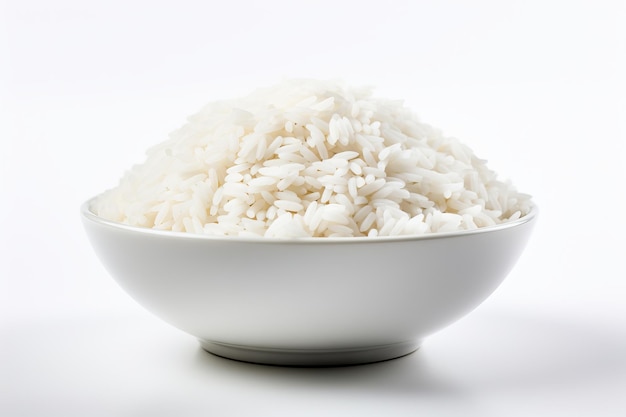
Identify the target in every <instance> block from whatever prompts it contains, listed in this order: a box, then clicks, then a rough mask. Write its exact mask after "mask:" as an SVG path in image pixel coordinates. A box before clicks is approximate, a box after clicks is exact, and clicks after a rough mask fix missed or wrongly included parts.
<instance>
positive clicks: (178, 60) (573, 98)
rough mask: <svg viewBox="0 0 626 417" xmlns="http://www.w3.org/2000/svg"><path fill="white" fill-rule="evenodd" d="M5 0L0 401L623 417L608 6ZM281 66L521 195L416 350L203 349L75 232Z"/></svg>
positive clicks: (617, 33)
mask: <svg viewBox="0 0 626 417" xmlns="http://www.w3.org/2000/svg"><path fill="white" fill-rule="evenodd" d="M0 4H1V6H0V106H1V107H0V127H1V128H2V129H1V130H0V138H1V139H0V140H1V142H0V143H1V147H0V219H2V227H1V229H0V245H1V246H0V256H1V262H0V415H2V416H7V417H12V416H37V415H46V416H57V415H59V416H74V415H123V416H126V415H128V416H143V415H159V416H160V415H163V416H165V415H177V416H182V415H196V414H197V415H229V416H230V415H255V416H259V415H262V416H265V415H267V416H283V415H284V416H293V415H333V416H334V415H382V414H383V413H385V415H391V416H399V415H402V416H403V415H421V414H423V415H428V416H505V415H506V416H528V415H533V416H623V415H626V399H625V398H624V394H623V393H624V392H626V303H625V301H626V283H625V278H626V268H625V267H624V257H625V255H626V251H625V248H626V239H625V238H624V236H625V232H626V220H625V219H626V216H625V214H626V190H625V187H624V184H626V182H625V180H626V174H625V172H626V170H625V168H624V159H625V158H624V157H625V156H626V81H625V79H626V77H625V75H624V74H626V24H625V22H626V3H625V2H624V1H593V2H591V1H506V2H499V1H486V0H483V1H474V2H461V1H458V2H452V1H431V2H428V1H408V0H407V1H400V0H385V1H376V2H375V1H369V0H368V1H359V2H357V1H340V0H334V1H327V0H322V1H308V0H303V1H299V2H287V1H282V2H281V1H277V0H266V1H262V2H261V1H259V2H253V1H243V0H239V1H228V2H226V1H224V2H212V1H205V2H200V1H196V2H194V1H185V0H182V1H181V0H178V1H176V2H164V1H150V2H148V1H117V0H116V1H107V2H79V1H71V0H58V1H54V2H46V1H43V0H33V1H30V0H26V1H20V2H13V1H9V0H2V3H0ZM283 77H315V78H342V79H344V80H346V81H348V82H350V83H352V84H357V85H360V84H371V85H374V86H376V87H377V90H376V91H377V93H378V95H381V96H387V97H392V98H399V99H405V101H406V103H407V104H408V105H409V106H411V107H412V108H414V109H415V111H416V112H417V113H418V114H419V115H420V117H421V118H422V120H423V121H425V122H427V123H430V124H433V125H435V126H438V127H440V128H442V129H443V130H444V132H445V133H446V134H448V135H451V136H456V137H459V138H460V139H461V140H463V141H464V142H465V143H466V144H468V145H469V146H470V147H471V148H472V149H474V151H475V152H476V153H477V154H478V155H479V156H480V157H482V158H485V159H487V160H489V165H490V167H491V168H492V169H494V170H496V171H497V172H499V173H500V174H501V175H502V177H503V178H510V179H512V180H513V182H514V183H515V184H516V185H517V186H518V188H519V189H520V190H521V191H524V192H528V193H530V194H532V195H533V196H534V198H535V200H536V202H537V204H538V205H539V207H540V210H541V212H540V218H539V223H538V224H537V228H536V230H535V234H534V235H533V237H532V239H531V241H530V243H529V246H528V248H527V250H526V252H525V253H524V255H523V256H522V258H521V259H520V261H519V263H518V265H517V267H516V268H515V270H514V271H513V272H512V273H511V274H510V275H509V277H508V278H507V280H506V281H505V283H504V284H503V285H502V286H501V287H500V288H499V289H498V290H497V291H496V293H494V294H493V296H492V297H491V298H490V299H489V300H488V301H486V302H485V303H484V304H483V305H482V306H481V307H479V308H478V309H477V310H476V311H474V312H473V313H472V314H470V315H469V316H468V317H466V318H464V319H462V320H460V321H459V322H457V323H455V324H454V325H452V326H451V327H449V328H447V329H445V330H443V331H441V332H440V333H438V334H436V335H433V336H432V337H431V338H430V339H428V340H427V341H426V343H425V344H424V346H423V347H422V349H421V350H420V351H418V352H417V353H415V354H413V355H410V356H408V357H405V358H402V359H398V360H395V361H390V362H385V363H380V364H375V365H368V366H360V367H350V368H338V369H318V370H314V369H308V370H307V369H284V368H274V367H264V366H258V365H248V364H242V363H237V362H233V361H228V360H224V359H219V358H216V357H213V356H211V355H208V354H205V353H204V352H202V351H201V350H200V349H199V347H198V346H197V344H196V342H195V341H194V340H193V339H192V338H191V337H189V336H187V335H185V334H182V333H181V332H179V331H178V330H176V329H173V328H171V327H169V326H168V325H165V324H163V323H161V322H160V321H158V319H156V318H154V317H152V316H151V315H149V314H148V313H146V312H145V311H144V310H143V309H142V308H141V307H139V306H138V305H137V304H136V303H135V302H134V301H132V300H131V299H130V298H129V297H128V296H126V295H125V294H124V293H123V292H122V290H121V289H119V288H118V287H117V285H116V284H115V283H114V281H113V280H112V279H111V278H110V277H109V276H108V275H107V273H106V272H105V271H104V270H103V268H102V267H101V266H100V264H99V262H98V260H97V259H96V258H95V255H94V254H93V252H92V250H91V248H90V247H89V244H88V242H87V240H86V237H85V234H84V232H83V230H82V227H81V224H80V219H79V214H78V209H79V206H80V204H81V203H82V202H83V201H84V200H86V199H87V198H89V197H91V196H93V195H95V194H97V193H99V192H101V191H103V190H104V189H105V188H109V187H111V186H114V185H115V183H116V182H117V180H118V179H119V177H120V176H121V175H122V173H123V172H124V171H125V170H126V169H128V168H129V167H130V166H131V165H132V164H134V163H137V162H140V161H141V160H142V158H143V152H144V151H145V149H147V148H148V147H149V146H151V145H153V144H155V143H157V142H160V141H162V140H164V139H166V138H167V135H168V133H169V132H170V131H172V130H174V129H175V128H177V127H179V126H180V125H181V124H182V123H183V122H184V120H185V117H186V116H188V115H189V114H192V113H194V112H196V111H197V110H199V109H200V107H201V106H202V105H203V104H205V103H206V102H209V101H212V100H216V99H221V98H232V97H237V96H239V95H242V94H246V93H247V92H249V91H250V90H252V89H254V88H255V87H257V86H259V85H264V86H265V85H269V84H272V83H274V82H276V81H278V80H280V79H282V78H283Z"/></svg>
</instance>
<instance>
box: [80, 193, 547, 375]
mask: <svg viewBox="0 0 626 417" xmlns="http://www.w3.org/2000/svg"><path fill="white" fill-rule="evenodd" d="M89 207H90V201H88V202H86V203H84V204H83V206H82V208H81V214H82V220H83V224H84V226H85V229H86V232H87V235H88V237H89V239H90V241H91V243H92V245H93V247H94V250H95V252H96V254H97V255H98V257H99V258H100V260H101V261H102V263H103V265H104V266H105V267H106V268H107V270H108V271H109V273H110V274H111V275H112V276H113V278H114V279H115V280H116V281H117V282H118V283H119V285H120V286H121V287H122V288H123V289H124V290H125V291H127V292H128V293H129V294H130V295H131V296H132V297H133V298H134V299H135V300H137V302H139V303H140V304H141V305H142V306H144V307H145V308H146V309H148V310H149V311H151V312H152V313H153V314H155V315H156V316H158V317H160V318H161V319H163V320H165V321H166V322H168V323H170V324H172V325H174V326H176V327H178V328H180V329H181V330H183V331H185V332H187V333H189V334H191V335H193V336H195V337H196V338H198V339H199V340H200V343H201V344H202V346H203V347H204V348H205V349H206V350H208V351H209V352H212V353H214V354H217V355H220V356H225V357H229V358H232V359H239V360H245V361H250V362H257V363H268V364H279V365H297V366H324V365H347V364H356V363H367V362H375V361H380V360H386V359H391V358H395V357H399V356H402V355H406V354H408V353H411V352H412V351H414V350H415V349H417V348H418V346H419V344H420V340H422V339H423V338H424V337H426V336H428V335H429V334H432V333H433V332H435V331H437V330H440V329H442V328H443V327H445V326H446V325H448V324H450V323H452V322H454V321H455V320H457V319H459V318H461V317H462V316H463V315H465V314H467V313H468V312H470V311H471V310H473V309H474V308H475V307H477V306H478V305H479V304H480V303H481V302H483V301H484V300H485V299H486V298H487V297H488V296H489V295H490V294H491V293H492V292H493V291H494V290H495V289H496V288H497V287H498V285H499V284H500V283H501V282H502V280H503V279H504V278H505V277H506V275H507V274H508V272H509V271H510V270H511V269H512V267H513V266H514V264H515V262H516V261H517V259H518V258H519V256H520V255H521V253H522V252H523V249H524V247H525V245H526V242H527V241H528V238H529V236H530V234H531V232H532V228H533V226H534V223H535V219H536V217H537V209H536V208H533V209H532V211H531V212H530V213H529V214H528V215H526V216H524V217H523V218H521V219H518V220H516V221H513V222H510V223H504V224H500V225H498V226H493V227H488V228H482V229H478V230H474V231H464V232H454V233H445V234H430V235H424V236H414V237H406V236H405V237H389V238H365V237H364V238H305V239H271V238H236V237H210V236H202V235H193V234H185V233H175V232H163V231H155V230H152V229H142V228H137V227H132V226H127V225H123V224H118V223H114V222H110V221H107V220H103V219H101V218H99V217H98V216H96V215H95V214H93V213H92V212H91V211H90V209H89Z"/></svg>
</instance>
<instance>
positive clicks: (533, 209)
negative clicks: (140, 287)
mask: <svg viewBox="0 0 626 417" xmlns="http://www.w3.org/2000/svg"><path fill="white" fill-rule="evenodd" d="M97 198H98V196H95V197H92V198H90V199H88V200H86V201H85V202H83V203H82V204H81V206H80V213H81V216H82V218H83V219H84V220H87V221H91V222H93V223H97V224H99V225H102V226H105V227H109V228H113V229H118V230H126V231H129V232H133V233H138V234H143V235H151V236H160V237H167V238H177V239H196V240H208V241H220V242H249V243H252V242H254V243H259V242H263V243H282V244H284V243H290V244H299V243H309V244H310V243H314V244H325V243H326V244H327V243H338V244H354V243H370V244H371V243H374V242H400V241H417V240H431V239H442V238H450V237H457V236H470V235H476V234H483V233H490V232H495V231H499V230H505V229H512V228H516V227H520V226H522V225H524V224H527V223H530V222H532V221H533V220H535V219H536V218H537V216H538V214H539V208H538V207H537V205H536V204H535V203H534V202H532V201H531V203H530V211H529V212H528V213H527V214H526V215H524V216H522V217H520V218H519V219H516V220H513V221H509V222H504V223H500V224H496V225H493V226H485V227H480V228H478V229H473V230H458V231H451V232H435V233H428V234H423V235H398V236H376V237H368V236H353V237H293V238H281V237H265V236H214V235H202V234H198V233H189V232H174V231H171V230H157V229H150V228H147V227H140V226H132V225H128V224H124V223H119V222H116V221H112V220H107V219H105V218H102V217H100V216H98V215H97V214H95V213H94V212H93V211H92V210H91V207H92V205H93V202H94V201H95V200H96V199H97Z"/></svg>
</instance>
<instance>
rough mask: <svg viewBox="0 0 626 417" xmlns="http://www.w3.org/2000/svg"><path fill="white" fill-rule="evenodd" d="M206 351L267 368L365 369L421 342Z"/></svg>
mask: <svg viewBox="0 0 626 417" xmlns="http://www.w3.org/2000/svg"><path fill="white" fill-rule="evenodd" d="M200 345H201V346H202V349H204V350H206V351H207V352H209V353H212V354H214V355H217V356H221V357H224V358H227V359H234V360H237V361H243V362H252V363H258V364H263V365H278V366H299V367H322V366H348V365H362V364H367V363H373V362H381V361H386V360H390V359H396V358H399V357H402V356H406V355H408V354H410V353H413V352H415V351H416V350H417V349H418V348H419V346H420V344H419V342H418V341H408V342H400V343H392V344H388V345H379V346H367V347H358V348H344V349H273V348H257V347H252V346H240V345H231V344H228V343H221V342H212V341H208V340H200Z"/></svg>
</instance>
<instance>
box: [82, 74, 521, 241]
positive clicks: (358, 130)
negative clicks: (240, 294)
mask: <svg viewBox="0 0 626 417" xmlns="http://www.w3.org/2000/svg"><path fill="white" fill-rule="evenodd" d="M530 207H531V200H530V196H528V195H525V194H521V193H518V192H517V191H516V190H515V188H514V187H513V186H512V185H511V184H510V183H508V182H507V183H505V182H501V181H499V180H498V179H497V178H496V175H495V173H494V172H492V171H490V170H489V169H488V168H487V166H486V164H485V161H484V160H481V159H479V158H477V157H476V156H475V155H474V154H473V152H472V151H471V150H470V149H469V148H468V147H467V146H465V145H463V144H461V143H460V142H459V141H458V140H456V139H454V138H450V137H445V136H444V135H442V134H441V132H440V131H438V130H436V129H434V128H432V127H431V126H429V125H426V124H423V123H421V122H419V121H418V119H417V117H416V115H415V114H414V113H413V112H411V111H410V110H409V109H407V108H406V107H405V106H404V105H403V104H402V102H400V101H394V100H386V99H382V98H377V97H374V96H373V95H372V92H371V90H370V89H368V88H352V87H350V86H346V85H344V84H343V83H341V82H334V81H333V82H330V81H315V80H289V81H285V82H283V83H281V84H279V85H277V86H274V87H271V88H266V89H261V90H258V91H256V92H254V93H252V94H251V95H249V96H247V97H244V98H240V99H236V100H229V101H218V102H215V103H211V104H209V105H207V106H206V107H205V108H204V109H202V110H201V111H200V112H199V113H198V114H196V115H194V116H191V117H190V118H189V120H188V122H187V124H186V125H184V126H183V127H182V128H180V129H179V130H177V131H175V132H174V133H172V134H171V136H170V139H169V140H168V141H166V142H163V143H161V144H159V145H157V146H155V147H153V148H151V149H149V150H148V152H147V159H146V161H145V162H144V163H143V164H141V165H137V166H134V167H133V168H132V169H131V170H130V171H129V172H127V173H126V175H125V176H124V177H123V178H122V179H121V181H120V183H119V185H118V186H117V187H116V188H114V189H111V190H108V191H107V192H105V193H103V194H102V195H100V196H99V197H98V198H97V199H96V200H95V201H94V205H93V207H92V209H93V210H94V212H95V213H96V214H97V215H98V216H100V217H103V218H106V219H109V220H113V221H116V222H121V223H125V224H129V225H134V226H140V227H148V228H154V229H159V230H172V231H182V232H190V233H198V234H206V235H219V236H265V237H287V238H295V237H351V236H370V237H376V236H392V235H421V234H425V233H438V232H449V231H458V230H471V229H476V228H480V227H485V226H491V225H495V224H499V223H502V222H507V221H511V220H515V219H518V218H519V217H521V216H524V215H525V214H527V213H528V212H529V210H530Z"/></svg>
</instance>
